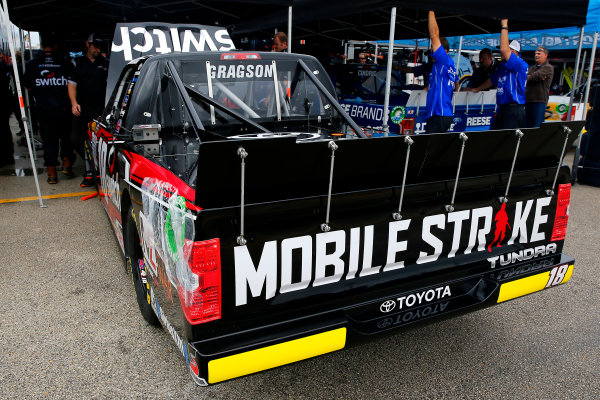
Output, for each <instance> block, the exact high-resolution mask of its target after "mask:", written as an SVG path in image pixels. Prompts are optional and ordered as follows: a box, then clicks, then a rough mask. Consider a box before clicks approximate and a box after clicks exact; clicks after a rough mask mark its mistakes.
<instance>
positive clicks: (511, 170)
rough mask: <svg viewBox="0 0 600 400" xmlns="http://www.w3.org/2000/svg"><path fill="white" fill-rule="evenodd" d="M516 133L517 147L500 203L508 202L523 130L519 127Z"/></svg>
mask: <svg viewBox="0 0 600 400" xmlns="http://www.w3.org/2000/svg"><path fill="white" fill-rule="evenodd" d="M515 135H516V136H517V147H516V148H515V155H514V157H513V162H512V166H511V167H510V174H509V175H508V182H507V183H506V191H505V192H504V197H500V199H499V200H500V203H507V202H508V189H510V181H511V180H512V175H513V171H514V170H515V163H516V162H517V154H518V153H519V145H520V144H521V138H522V137H523V132H522V131H521V130H520V129H517V130H515Z"/></svg>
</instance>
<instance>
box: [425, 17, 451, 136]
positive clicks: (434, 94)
mask: <svg viewBox="0 0 600 400" xmlns="http://www.w3.org/2000/svg"><path fill="white" fill-rule="evenodd" d="M429 37H430V38H431V57H432V58H433V66H432V67H431V73H430V74H429V90H428V91H427V103H426V104H427V105H426V112H427V114H426V116H427V127H426V128H425V133H436V132H447V131H448V129H450V125H451V124H452V115H453V113H452V93H453V92H454V87H455V84H456V81H457V78H456V67H455V66H454V60H452V58H451V57H450V56H449V55H448V51H450V45H449V43H448V40H447V39H446V38H440V29H439V28H438V24H437V21H436V19H435V13H434V12H433V11H429Z"/></svg>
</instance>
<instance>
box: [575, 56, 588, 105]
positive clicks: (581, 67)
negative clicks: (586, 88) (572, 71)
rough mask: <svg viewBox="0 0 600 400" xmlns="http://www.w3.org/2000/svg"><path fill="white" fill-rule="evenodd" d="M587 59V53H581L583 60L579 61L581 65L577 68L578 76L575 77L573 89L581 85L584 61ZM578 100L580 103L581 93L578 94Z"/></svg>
mask: <svg viewBox="0 0 600 400" xmlns="http://www.w3.org/2000/svg"><path fill="white" fill-rule="evenodd" d="M586 58H587V51H586V50H584V51H583V58H582V59H581V65H580V66H579V76H578V77H577V84H576V85H575V87H577V88H578V87H579V86H582V85H583V72H584V70H585V59H586ZM579 100H580V101H581V92H580V93H579Z"/></svg>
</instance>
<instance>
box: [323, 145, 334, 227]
mask: <svg viewBox="0 0 600 400" xmlns="http://www.w3.org/2000/svg"><path fill="white" fill-rule="evenodd" d="M327 147H329V149H331V167H330V169H329V192H328V193H327V213H326V214H325V223H324V224H321V230H322V231H323V232H329V231H330V230H331V227H330V226H329V212H330V211H331V187H332V186H333V164H334V162H335V151H336V150H337V149H338V145H337V144H335V142H334V141H333V140H331V141H330V142H329V143H328V144H327Z"/></svg>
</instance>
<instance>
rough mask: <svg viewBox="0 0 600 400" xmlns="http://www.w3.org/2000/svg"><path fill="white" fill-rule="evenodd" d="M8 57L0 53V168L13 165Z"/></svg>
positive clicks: (10, 77)
mask: <svg viewBox="0 0 600 400" xmlns="http://www.w3.org/2000/svg"><path fill="white" fill-rule="evenodd" d="M9 64H10V56H8V55H6V56H5V55H4V53H3V52H2V51H0V167H4V166H5V165H12V164H14V163H15V159H14V154H13V152H14V146H13V136H12V132H11V130H10V123H9V120H10V113H11V112H12V104H13V92H12V89H11V80H12V73H11V71H12V67H11V66H10V65H9Z"/></svg>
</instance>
